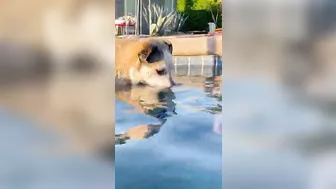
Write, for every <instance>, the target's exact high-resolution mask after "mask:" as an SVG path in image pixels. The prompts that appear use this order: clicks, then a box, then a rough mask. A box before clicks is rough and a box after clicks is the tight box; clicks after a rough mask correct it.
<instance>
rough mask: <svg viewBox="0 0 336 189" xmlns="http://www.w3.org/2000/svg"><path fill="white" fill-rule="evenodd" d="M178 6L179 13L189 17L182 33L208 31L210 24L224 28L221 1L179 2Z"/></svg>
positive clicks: (186, 0) (189, 0)
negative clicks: (213, 23)
mask: <svg viewBox="0 0 336 189" xmlns="http://www.w3.org/2000/svg"><path fill="white" fill-rule="evenodd" d="M210 5H211V6H210ZM177 6H178V11H179V12H181V13H183V14H185V15H188V16H189V18H188V20H187V21H186V22H185V24H184V26H183V27H182V28H181V30H182V31H206V30H208V28H209V25H208V23H209V22H215V24H216V26H217V27H219V28H220V27H222V17H221V10H220V8H221V1H220V0H177Z"/></svg>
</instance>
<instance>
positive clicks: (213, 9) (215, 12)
mask: <svg viewBox="0 0 336 189" xmlns="http://www.w3.org/2000/svg"><path fill="white" fill-rule="evenodd" d="M220 7H221V3H220V2H215V1H212V0H208V4H207V10H209V11H210V13H211V18H212V21H213V22H214V23H215V24H216V27H217V23H218V16H219V15H220Z"/></svg>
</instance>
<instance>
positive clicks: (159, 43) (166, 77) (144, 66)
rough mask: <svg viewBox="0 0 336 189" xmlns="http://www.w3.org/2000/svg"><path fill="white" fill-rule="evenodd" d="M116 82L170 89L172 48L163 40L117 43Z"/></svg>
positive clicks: (171, 84) (117, 41)
mask: <svg viewBox="0 0 336 189" xmlns="http://www.w3.org/2000/svg"><path fill="white" fill-rule="evenodd" d="M115 48H116V59H115V76H116V83H117V84H118V83H119V84H120V83H125V82H126V84H131V85H137V84H145V85H148V86H151V87H156V88H170V87H172V86H173V85H174V84H175V83H174V81H173V78H172V74H171V69H172V51H173V46H172V44H171V43H170V42H169V41H166V40H157V39H149V40H116V46H115Z"/></svg>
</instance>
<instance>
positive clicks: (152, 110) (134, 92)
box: [115, 86, 176, 145]
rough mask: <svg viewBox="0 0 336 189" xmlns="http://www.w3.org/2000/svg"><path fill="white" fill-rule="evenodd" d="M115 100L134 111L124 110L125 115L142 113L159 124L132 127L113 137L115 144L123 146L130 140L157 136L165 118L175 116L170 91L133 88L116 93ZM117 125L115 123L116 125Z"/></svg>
mask: <svg viewBox="0 0 336 189" xmlns="http://www.w3.org/2000/svg"><path fill="white" fill-rule="evenodd" d="M116 98H118V99H119V100H121V101H123V102H126V103H127V104H129V105H131V106H132V107H134V108H135V110H126V111H125V112H123V113H125V114H130V113H132V112H134V111H135V113H144V114H146V115H149V116H151V117H154V118H156V119H157V120H158V121H159V123H156V124H144V125H138V126H135V127H132V128H130V129H128V130H127V131H125V132H124V133H122V134H116V135H115V144H119V145H120V144H125V143H126V141H127V140H130V139H146V138H149V137H152V136H153V135H155V134H157V133H158V132H159V131H160V129H161V127H162V126H163V125H164V123H165V122H166V120H167V118H168V117H170V116H172V115H173V114H176V112H175V103H174V101H173V100H174V99H175V95H174V93H173V91H172V90H171V89H163V90H162V89H161V90H160V89H155V88H152V87H148V86H133V87H132V88H128V89H125V90H122V91H118V92H116ZM116 124H117V123H116Z"/></svg>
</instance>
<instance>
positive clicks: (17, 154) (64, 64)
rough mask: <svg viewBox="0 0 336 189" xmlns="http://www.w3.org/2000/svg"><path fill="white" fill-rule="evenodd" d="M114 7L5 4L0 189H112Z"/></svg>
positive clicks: (0, 9) (0, 47)
mask: <svg viewBox="0 0 336 189" xmlns="http://www.w3.org/2000/svg"><path fill="white" fill-rule="evenodd" d="M113 17H114V2H113V1H110V2H108V1H104V0H98V1H90V0H84V1H81V0H61V1H53V0H52V1H40V0H33V1H29V2H28V1H27V2H22V1H20V0H13V1H1V2H0V109H1V111H0V151H1V153H0V159H1V161H0V166H1V171H0V188H34V189H37V188H41V189H45V188H69V189H73V188H83V189H84V188H88V189H97V188H102V189H103V188H114V137H113V136H114V77H113V62H114V53H113V52H114V38H113V37H112V36H113V31H114V30H113V28H114V27H113V20H114V18H113Z"/></svg>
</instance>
